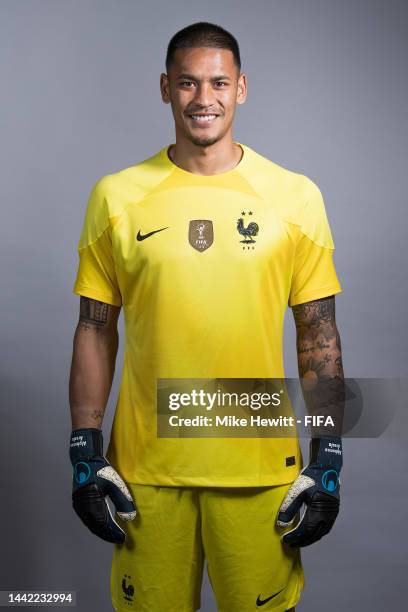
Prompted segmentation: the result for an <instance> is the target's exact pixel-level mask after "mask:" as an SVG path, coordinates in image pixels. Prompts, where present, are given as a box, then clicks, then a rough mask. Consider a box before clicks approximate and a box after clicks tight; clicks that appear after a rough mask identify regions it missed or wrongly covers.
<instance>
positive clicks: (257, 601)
mask: <svg viewBox="0 0 408 612" xmlns="http://www.w3.org/2000/svg"><path fill="white" fill-rule="evenodd" d="M284 590H285V589H281V590H280V591H278V592H277V593H274V594H273V595H271V596H270V597H267V598H266V599H261V596H260V595H258V599H257V600H256V605H257V606H258V607H260V606H264V605H265V604H266V603H268V601H271V599H273V598H274V597H276V596H277V595H279V593H282V591H284Z"/></svg>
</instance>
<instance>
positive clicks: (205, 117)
mask: <svg viewBox="0 0 408 612" xmlns="http://www.w3.org/2000/svg"><path fill="white" fill-rule="evenodd" d="M218 116H219V115H215V114H214V113H212V114H211V113H207V114H205V113H193V114H191V115H188V117H190V119H192V121H193V122H194V123H197V124H201V125H206V124H208V123H212V122H213V121H215V120H216V119H217V117H218Z"/></svg>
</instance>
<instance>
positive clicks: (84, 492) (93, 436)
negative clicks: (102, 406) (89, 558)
mask: <svg viewBox="0 0 408 612" xmlns="http://www.w3.org/2000/svg"><path fill="white" fill-rule="evenodd" d="M69 456H70V459H71V463H72V467H73V468H74V473H73V489H72V505H73V508H74V510H75V512H76V513H77V515H78V516H79V518H80V519H81V520H82V522H83V523H84V524H85V525H86V526H87V527H88V528H89V529H90V530H91V531H92V533H94V534H95V535H97V536H99V537H100V538H102V539H103V540H106V541H107V542H112V543H116V544H120V543H122V542H124V541H125V532H124V531H123V529H122V528H121V527H120V526H119V525H118V523H117V522H116V521H115V519H114V518H113V516H112V514H111V511H110V508H109V506H108V503H107V501H106V499H105V497H106V496H107V495H108V496H109V498H110V499H111V501H112V502H113V504H114V505H115V507H116V511H117V514H118V516H120V518H121V519H122V520H124V521H132V520H133V519H134V518H135V516H136V508H135V506H134V503H133V500H132V497H131V495H130V492H129V489H128V488H127V486H126V485H125V483H124V482H123V480H122V478H121V477H120V476H119V474H118V473H117V472H116V470H114V469H113V467H112V466H111V465H110V464H109V462H108V461H107V460H106V459H105V457H104V456H103V436H102V432H101V431H100V430H99V429H93V428H85V429H75V430H74V431H73V432H72V434H71V441H70V449H69Z"/></svg>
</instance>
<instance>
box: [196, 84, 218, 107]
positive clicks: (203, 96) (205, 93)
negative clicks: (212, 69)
mask: <svg viewBox="0 0 408 612" xmlns="http://www.w3.org/2000/svg"><path fill="white" fill-rule="evenodd" d="M194 102H195V103H196V104H197V105H199V106H201V107H202V108H203V109H204V108H208V107H210V106H211V105H212V104H213V102H214V91H213V89H212V87H211V83H200V84H199V85H198V87H197V89H196V95H195V99H194Z"/></svg>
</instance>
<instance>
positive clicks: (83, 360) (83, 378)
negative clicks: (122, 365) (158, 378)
mask: <svg viewBox="0 0 408 612" xmlns="http://www.w3.org/2000/svg"><path fill="white" fill-rule="evenodd" d="M119 314H120V306H113V305H111V304H105V303H104V302H99V301H97V300H92V299H91V298H87V297H83V296H81V300H80V312H79V322H78V325H77V328H76V331H75V336H74V342H73V354H72V363H71V373H70V379H69V403H70V407H71V420H72V429H80V428H83V427H94V428H97V429H100V428H101V427H102V420H103V415H104V412H105V408H106V404H107V403H108V399H109V393H110V390H111V386H112V381H113V375H114V372H115V362H116V356H117V352H118V346H119V334H118V329H117V321H118V318H119Z"/></svg>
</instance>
